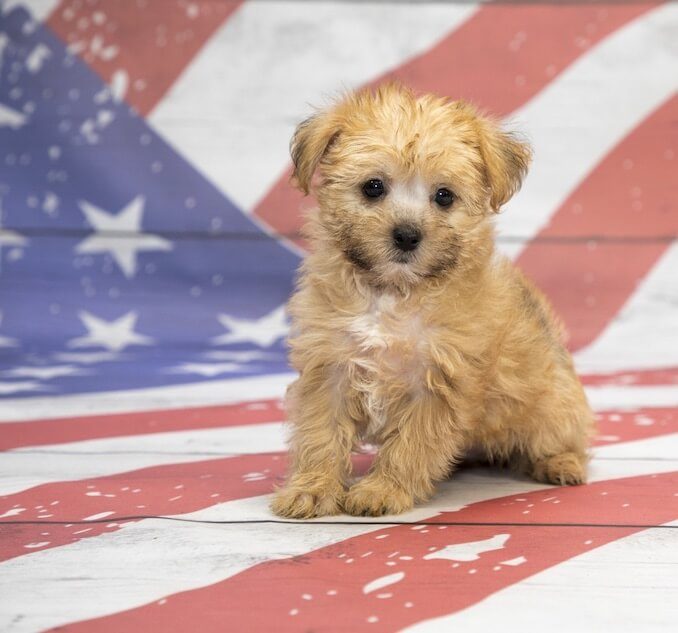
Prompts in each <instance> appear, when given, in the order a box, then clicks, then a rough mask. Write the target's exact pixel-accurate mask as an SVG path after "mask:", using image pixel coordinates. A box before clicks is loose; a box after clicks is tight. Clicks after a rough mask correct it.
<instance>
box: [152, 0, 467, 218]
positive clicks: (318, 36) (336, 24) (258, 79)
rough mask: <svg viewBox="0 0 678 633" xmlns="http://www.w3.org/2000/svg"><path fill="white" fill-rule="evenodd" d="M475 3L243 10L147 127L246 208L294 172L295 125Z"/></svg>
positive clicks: (419, 46) (450, 25) (253, 5)
mask: <svg viewBox="0 0 678 633" xmlns="http://www.w3.org/2000/svg"><path fill="white" fill-rule="evenodd" d="M475 10H476V7H475V5H472V4H461V5H460V4H447V3H430V4H428V3H427V4H419V3H415V4H409V3H400V2H391V3H384V2H363V3H360V6H359V7H358V5H356V4H354V3H352V2H348V3H343V2H322V3H316V4H314V5H313V7H312V8H311V7H310V6H309V4H308V2H304V1H298V0H297V1H294V2H288V1H286V2H283V1H280V2H267V1H264V2H258V1H253V2H247V3H246V4H245V5H243V6H242V7H241V8H240V9H239V10H238V11H237V12H235V13H234V14H233V15H232V16H231V17H230V18H229V19H228V21H227V22H226V23H225V25H224V26H223V27H222V28H221V30H220V31H218V32H217V33H216V35H215V36H214V37H213V38H212V39H211V40H210V41H209V42H208V43H207V45H206V46H205V47H204V48H203V50H202V51H201V52H200V53H199V54H198V55H197V56H196V58H195V59H194V60H193V62H192V63H191V65H190V66H189V67H188V69H187V70H186V72H185V73H184V74H183V75H182V76H181V77H180V78H179V79H178V80H177V82H176V83H175V84H174V85H173V86H172V89H171V90H170V92H169V94H168V95H167V96H166V97H164V98H163V100H162V102H161V103H160V104H159V105H158V106H157V108H156V109H155V110H154V111H153V112H152V113H151V115H150V116H149V117H148V118H149V121H150V123H151V124H152V125H153V126H154V127H155V128H156V129H157V130H158V131H159V132H160V133H161V134H162V135H163V136H164V137H165V138H166V139H167V140H168V141H169V142H170V143H172V144H173V145H174V146H175V147H176V148H177V149H178V150H179V152H180V153H181V154H182V155H183V156H185V157H187V158H188V159H189V160H190V161H191V162H192V163H193V164H194V165H196V166H197V167H198V168H199V169H200V170H201V171H202V173H203V174H205V175H206V176H207V177H208V178H209V179H210V180H211V181H212V182H213V183H214V184H216V186H217V187H219V188H220V189H221V190H222V191H223V192H224V193H225V194H226V195H227V196H229V197H230V198H231V199H232V200H233V201H234V202H235V203H236V204H237V205H238V206H239V207H240V208H241V209H243V210H245V211H250V210H251V209H252V207H253V206H254V205H255V204H256V202H257V201H258V200H259V199H260V198H262V197H263V195H264V194H265V193H266V192H267V190H268V189H269V188H270V187H271V186H272V185H273V183H274V182H275V181H276V180H277V179H278V178H279V177H280V175H281V173H282V172H283V170H284V169H285V168H286V166H287V165H288V163H289V152H288V145H289V140H290V137H291V136H292V132H293V130H294V127H295V126H296V124H297V123H299V122H300V121H301V120H302V119H304V118H305V117H307V116H309V115H310V114H311V107H310V105H309V103H312V104H314V105H322V104H323V101H324V100H325V98H326V97H327V96H328V95H334V94H336V92H337V91H338V90H341V89H342V88H352V87H356V86H358V85H361V84H363V83H366V82H367V81H369V80H370V79H372V78H374V77H377V76H379V75H381V74H382V73H384V72H386V71H387V70H389V69H391V68H394V67H396V66H398V65H400V64H401V63H402V62H404V61H406V60H407V59H408V58H411V57H412V56H414V55H417V54H418V53H421V52H423V51H424V50H426V49H428V48H430V47H431V46H433V45H434V44H435V43H436V42H438V41H439V40H440V39H441V38H442V37H444V36H445V35H446V34H447V33H448V32H450V31H452V30H453V29H454V28H456V27H457V26H458V25H459V24H461V23H462V22H463V21H464V20H466V19H467V18H468V17H470V16H471V15H472V14H473V12H474V11H475Z"/></svg>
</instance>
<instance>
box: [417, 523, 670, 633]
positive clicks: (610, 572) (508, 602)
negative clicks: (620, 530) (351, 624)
mask: <svg viewBox="0 0 678 633" xmlns="http://www.w3.org/2000/svg"><path fill="white" fill-rule="evenodd" d="M673 525H676V524H675V523H674V524H673ZM594 538H595V535H594ZM677 566H678V529H657V530H646V531H644V532H639V533H637V534H633V535H631V536H627V537H626V538H622V539H620V540H618V541H613V542H612V543H608V544H606V545H603V546H602V547H599V548H596V549H593V550H591V551H589V552H586V553H585V554H581V555H579V556H575V557H574V558H571V559H569V560H567V561H565V562H563V563H560V564H559V565H556V566H555V567H551V568H550V569H547V570H545V571H543V572H541V573H539V574H536V575H534V576H531V577H530V578H528V579H526V580H523V581H522V582H519V583H517V584H515V585H512V586H510V587H507V588H506V589H503V590H501V591H499V592H497V593H495V594H493V595H491V596H489V597H488V598H485V600H483V601H482V602H480V603H478V604H475V605H473V606H471V607H469V608H467V609H464V610H463V611H460V612H459V613H456V614H452V615H448V616H443V617H440V618H435V619H432V620H426V621H424V622H420V623H418V624H416V625H414V626H411V627H408V628H406V629H405V631H408V633H415V632H416V633H438V632H440V633H447V632H448V631H464V633H487V631H494V630H499V629H501V631H502V632H503V633H513V632H515V633H522V632H523V631H541V630H544V629H545V628H546V629H547V630H548V631H549V633H571V631H586V632H587V633H610V632H611V631H614V632H615V633H637V632H638V631H642V632H643V633H652V632H656V633H665V632H666V631H675V630H676V629H677V628H678V612H677V611H676V599H675V598H676V595H677V593H678V574H676V567H677ZM486 573H490V574H492V573H501V572H495V571H489V572H486ZM545 623H547V626H546V627H545V626H544V624H545Z"/></svg>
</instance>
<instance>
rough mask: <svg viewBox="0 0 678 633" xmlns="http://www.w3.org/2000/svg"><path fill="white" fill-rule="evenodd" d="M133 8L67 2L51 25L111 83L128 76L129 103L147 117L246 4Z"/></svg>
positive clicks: (158, 0)
mask: <svg viewBox="0 0 678 633" xmlns="http://www.w3.org/2000/svg"><path fill="white" fill-rule="evenodd" d="M131 4H132V3H130V2H120V0H95V1H93V2H92V1H88V2H82V0H62V2H61V3H60V4H59V6H58V8H57V9H56V10H55V11H54V12H53V13H52V15H51V16H50V18H49V20H48V21H47V24H48V25H49V27H50V28H51V29H52V30H53V31H54V32H55V33H56V34H57V35H58V36H59V37H60V38H61V39H62V40H63V41H64V42H65V43H66V44H68V45H69V47H71V48H72V49H73V50H75V51H77V52H78V54H79V55H80V57H82V58H83V59H84V60H85V61H86V62H87V63H88V64H89V66H90V67H91V68H93V69H94V70H95V71H96V72H97V73H98V74H99V75H100V76H101V78H102V79H103V80H104V81H105V82H106V83H109V82H110V81H111V78H112V76H113V74H114V73H116V72H124V73H126V75H127V77H128V86H129V87H128V90H127V92H126V95H125V100H126V101H127V103H128V104H130V105H131V106H133V107H134V108H135V109H136V110H137V111H138V112H139V113H141V114H147V113H148V112H150V111H151V110H152V109H153V108H154V107H155V105H156V104H157V103H158V102H159V101H160V99H162V97H163V96H164V95H165V93H166V92H167V91H168V90H169V89H170V87H171V86H172V84H173V83H174V81H175V80H176V79H177V77H178V76H179V75H180V74H181V73H182V72H183V70H184V69H185V68H186V66H187V65H188V64H189V63H190V62H191V60H192V59H193V57H194V56H195V55H196V54H197V53H198V51H199V50H200V49H201V48H202V47H203V45H204V44H205V42H206V41H207V40H208V39H209V38H210V37H211V36H212V34H213V33H214V32H215V31H216V30H217V29H219V27H221V25H222V24H223V22H224V21H225V20H226V19H227V18H228V16H229V15H231V13H233V11H235V10H236V9H237V8H238V7H239V6H240V4H241V2H238V1H235V0H228V1H226V2H214V1H213V0H192V1H191V2H186V1H185V0H144V2H137V3H134V5H133V6H130V5H131ZM224 63H228V62H227V61H226V60H225V61H224Z"/></svg>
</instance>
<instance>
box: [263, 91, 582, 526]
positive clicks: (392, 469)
mask: <svg viewBox="0 0 678 633" xmlns="http://www.w3.org/2000/svg"><path fill="white" fill-rule="evenodd" d="M291 149H292V157H293V160H294V163H295V178H296V181H297V183H298V185H299V187H300V188H301V189H302V190H303V191H305V192H308V191H309V188H310V187H311V183H312V181H313V180H314V174H317V176H318V178H317V186H315V187H314V191H315V193H316V195H317V198H318V203H319V208H318V209H317V211H315V212H314V213H313V215H312V216H311V217H310V220H309V224H308V227H307V233H308V236H309V239H310V243H311V249H312V250H311V253H310V254H309V256H308V257H307V258H306V260H305V262H304V263H303V265H302V267H301V271H300V278H299V282H298V289H297V291H296V293H295V294H294V296H293V297H292V299H291V301H290V303H289V312H290V315H291V317H292V320H293V328H292V334H291V336H290V340H289V343H290V346H291V362H292V365H293V366H294V367H295V368H296V369H297V370H298V372H299V378H298V379H297V380H296V381H295V382H294V383H293V384H292V385H291V386H290V388H289V390H288V397H287V406H288V411H289V417H290V421H291V424H292V428H293V432H292V439H291V473H290V475H289V478H288V481H287V483H286V484H285V486H284V487H282V488H281V489H280V490H278V491H277V493H276V496H275V498H274V500H273V503H272V508H273V510H274V511H275V512H276V513H277V514H279V515H281V516H285V517H294V518H309V517H314V516H320V515H327V514H336V513H339V512H342V511H345V512H348V513H350V514H353V515H380V514H392V513H398V512H403V511H405V510H408V509H410V508H411V507H412V506H413V504H414V503H415V501H421V500H426V499H427V498H429V497H430V496H431V494H432V493H433V491H434V484H435V482H436V481H438V480H441V479H443V478H445V477H446V476H447V475H448V474H449V472H450V470H451V468H452V467H453V466H454V464H455V462H458V461H459V460H460V459H461V458H463V456H464V455H465V454H468V453H469V452H470V451H473V452H477V451H481V453H482V454H483V455H484V456H485V457H486V458H487V459H489V460H490V461H492V462H497V463H504V464H509V465H511V466H513V467H517V468H519V469H521V470H523V471H524V472H527V473H528V474H529V475H531V476H532V477H534V478H535V479H537V480H538V481H543V482H548V483H554V484H578V483H582V482H583V481H585V478H586V464H587V450H588V439H589V435H590V432H591V429H592V426H593V416H592V414H591V411H590V409H589V407H588V404H587V402H586V398H585V395H584V392H583V389H582V387H581V385H580V383H579V381H578V379H577V377H576V375H575V373H574V370H573V366H572V361H571V359H570V356H569V354H568V353H567V351H566V350H565V349H564V347H563V345H562V342H561V338H562V335H561V330H560V327H559V325H558V323H557V321H556V319H555V318H554V316H553V314H552V312H551V310H550V308H549V306H548V304H547V302H546V300H545V298H544V297H543V296H542V295H541V294H540V293H539V292H538V291H537V290H536V289H535V288H534V287H533V286H532V285H531V284H530V283H529V282H528V281H527V280H526V279H525V278H524V277H523V276H522V275H521V273H520V272H519V271H518V270H517V269H516V268H515V267H514V266H513V265H512V264H511V263H510V262H509V261H508V260H506V259H504V258H503V257H501V256H499V255H498V254H497V253H495V251H494V241H493V225H492V216H493V214H494V212H496V211H498V210H499V208H500V207H501V205H502V204H504V203H505V202H506V201H507V200H509V198H510V197H511V196H512V195H513V193H515V191H516V190H517V189H518V188H519V186H520V183H521V180H522V178H523V176H524V174H525V172H526V170H527V166H528V163H529V160H530V150H529V148H528V146H527V145H526V144H524V143H523V142H521V141H520V140H519V139H517V138H516V137H514V136H513V135H511V134H509V133H507V132H505V131H502V130H501V128H500V127H499V126H498V125H497V124H496V123H495V122H494V121H492V120H490V119H488V118H485V117H483V116H481V115H479V114H478V112H477V111H476V110H475V109H474V108H473V107H472V106H470V105H468V104H466V103H462V102H450V101H448V100H446V99H443V98H438V97H435V96H430V95H426V96H419V97H417V96H415V95H414V94H413V93H412V92H410V91H409V90H407V89H405V88H402V87H400V86H398V85H395V84H388V85H385V86H381V87H380V88H378V89H376V90H373V91H362V92H359V93H356V94H352V95H349V96H347V97H346V98H345V99H343V100H342V101H341V102H339V103H337V104H336V105H334V106H333V107H331V108H329V109H328V110H325V111H321V112H318V113H317V114H316V115H315V116H313V117H311V118H310V119H308V120H307V121H305V122H303V123H302V124H301V125H300V126H299V127H298V129H297V131H296V133H295V135H294V138H293V140H292V145H291ZM374 178H379V179H381V180H382V181H383V182H384V183H385V185H386V194H385V195H384V196H383V197H382V198H380V199H378V200H373V199H369V198H367V197H366V196H365V194H364V193H363V191H362V185H363V183H365V182H366V181H368V180H370V179H374ZM440 187H446V188H448V189H449V190H451V191H452V192H454V194H455V200H454V203H453V204H452V206H451V207H450V208H447V209H443V208H440V207H439V206H436V204H435V202H434V196H435V192H436V190H437V189H438V188H440ZM403 222H405V223H407V224H408V225H414V226H416V227H418V228H419V229H420V230H421V232H422V235H423V237H422V239H421V243H420V244H419V245H418V247H417V248H416V250H415V251H413V252H412V253H408V254H405V255H404V254H402V253H399V252H397V251H396V250H394V246H393V237H392V231H393V227H394V226H395V225H399V224H402V223H403ZM361 440H367V441H370V442H372V443H375V444H378V445H379V447H380V448H379V452H378V455H377V457H376V458H375V461H374V464H373V466H372V468H371V470H370V472H369V473H368V474H367V476H365V477H364V478H363V479H362V480H360V481H358V482H357V483H354V484H353V485H352V486H350V487H349V485H350V475H351V459H350V454H351V451H352V449H353V448H354V447H355V446H356V445H357V443H358V442H360V441H361Z"/></svg>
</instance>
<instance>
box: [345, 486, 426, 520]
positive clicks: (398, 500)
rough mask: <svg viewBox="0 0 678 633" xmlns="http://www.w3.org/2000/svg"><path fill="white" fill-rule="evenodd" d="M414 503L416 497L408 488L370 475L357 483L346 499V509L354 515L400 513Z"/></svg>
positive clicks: (374, 515)
mask: <svg viewBox="0 0 678 633" xmlns="http://www.w3.org/2000/svg"><path fill="white" fill-rule="evenodd" d="M413 505H414V498H413V497H412V495H411V494H410V493H409V492H407V491H406V490H403V489H402V488H400V487H398V486H394V485H392V484H390V483H389V482H386V481H384V480H383V479H379V478H378V477H369V476H368V477H365V479H363V480H362V481H359V482H358V483H357V484H355V486H353V487H352V488H351V489H350V490H349V491H348V493H347V494H346V498H345V499H344V510H345V511H346V512H347V513H348V514H352V515H353V516H373V517H377V516H382V515H383V514H400V513H401V512H406V511H407V510H411V509H412V506H413Z"/></svg>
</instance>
